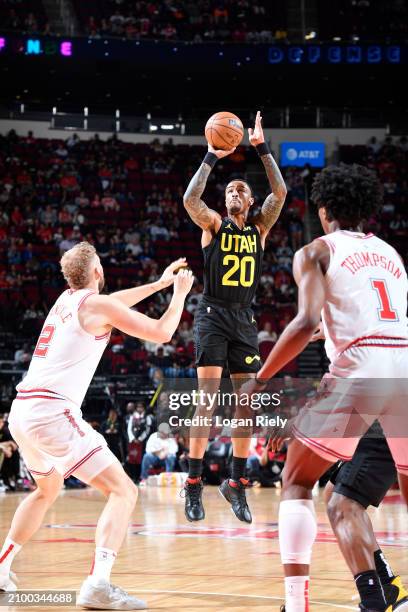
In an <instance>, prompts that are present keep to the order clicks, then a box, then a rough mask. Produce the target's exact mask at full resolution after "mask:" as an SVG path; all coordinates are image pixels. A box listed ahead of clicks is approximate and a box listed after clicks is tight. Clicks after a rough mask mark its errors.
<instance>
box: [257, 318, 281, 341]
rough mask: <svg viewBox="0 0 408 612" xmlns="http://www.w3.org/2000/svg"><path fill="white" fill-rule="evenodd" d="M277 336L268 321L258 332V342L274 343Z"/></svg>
mask: <svg viewBox="0 0 408 612" xmlns="http://www.w3.org/2000/svg"><path fill="white" fill-rule="evenodd" d="M277 339H278V336H277V334H276V332H275V331H273V329H272V324H271V322H270V321H265V323H264V324H263V327H262V329H261V330H260V331H259V332H258V342H259V344H260V343H261V342H276V341H277Z"/></svg>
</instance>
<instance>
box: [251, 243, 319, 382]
mask: <svg viewBox="0 0 408 612" xmlns="http://www.w3.org/2000/svg"><path fill="white" fill-rule="evenodd" d="M327 250H328V247H327V246H326V244H325V243H324V242H323V241H321V240H315V241H314V242H312V243H311V244H309V245H307V246H305V247H303V249H301V250H300V251H298V252H297V253H296V255H295V259H294V261H293V275H294V277H295V281H296V283H297V285H298V289H299V291H298V313H297V315H296V317H295V318H294V319H293V320H292V321H291V322H290V323H289V325H288V326H287V327H286V329H285V331H284V332H283V333H282V335H281V336H280V338H279V340H278V341H277V343H276V344H275V346H274V347H273V349H272V351H271V352H270V353H269V355H268V357H267V359H266V361H265V363H264V365H263V366H262V368H261V369H260V370H259V372H258V374H257V376H256V378H257V380H258V381H263V380H265V381H266V380H269V379H270V378H271V377H272V376H274V375H275V374H276V373H277V372H279V371H280V370H281V369H282V368H283V367H284V366H285V365H286V364H287V363H288V362H289V361H291V360H292V359H294V358H295V357H297V356H298V355H299V353H301V352H302V351H303V349H304V348H305V347H306V346H307V344H308V343H309V342H310V340H311V338H312V336H313V334H314V333H315V331H316V329H317V328H318V326H319V323H320V315H321V311H322V308H323V304H324V299H325V291H326V289H325V279H324V274H323V270H322V262H323V261H325V260H326V259H327V257H328V253H327Z"/></svg>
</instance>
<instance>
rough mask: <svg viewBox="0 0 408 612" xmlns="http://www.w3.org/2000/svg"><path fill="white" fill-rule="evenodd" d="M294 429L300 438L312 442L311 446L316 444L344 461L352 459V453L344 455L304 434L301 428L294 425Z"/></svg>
mask: <svg viewBox="0 0 408 612" xmlns="http://www.w3.org/2000/svg"><path fill="white" fill-rule="evenodd" d="M292 427H293V431H294V433H295V435H296V434H297V435H296V437H297V438H300V440H305V441H306V442H307V443H308V444H310V445H311V446H315V447H316V448H318V449H320V450H323V451H324V452H325V453H327V454H328V455H332V456H333V457H337V459H343V460H344V461H350V459H351V456H350V455H342V454H340V453H338V452H335V451H333V450H331V448H327V446H323V444H320V443H319V442H316V440H313V439H312V438H308V437H306V436H304V435H303V434H302V433H301V432H300V431H299V430H298V428H297V427H296V426H295V425H293V426H292Z"/></svg>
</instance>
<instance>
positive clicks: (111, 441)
mask: <svg viewBox="0 0 408 612" xmlns="http://www.w3.org/2000/svg"><path fill="white" fill-rule="evenodd" d="M101 433H102V435H103V437H104V438H105V440H106V442H107V443H108V446H109V448H110V450H111V451H112V453H113V454H114V455H115V456H116V457H117V458H118V459H119V461H120V462H121V463H123V461H124V453H123V447H122V434H121V428H120V423H119V420H118V413H117V411H116V410H115V409H114V408H111V410H109V414H108V418H107V419H106V421H105V422H104V423H103V424H102V427H101Z"/></svg>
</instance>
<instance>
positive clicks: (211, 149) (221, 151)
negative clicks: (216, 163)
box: [208, 143, 237, 159]
mask: <svg viewBox="0 0 408 612" xmlns="http://www.w3.org/2000/svg"><path fill="white" fill-rule="evenodd" d="M236 148H237V147H234V148H233V149H228V150H227V151H224V149H214V147H212V146H211V145H210V144H209V143H208V152H209V153H214V155H216V156H217V157H218V159H221V158H222V157H227V155H231V153H233V152H234V151H235V149H236Z"/></svg>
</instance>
